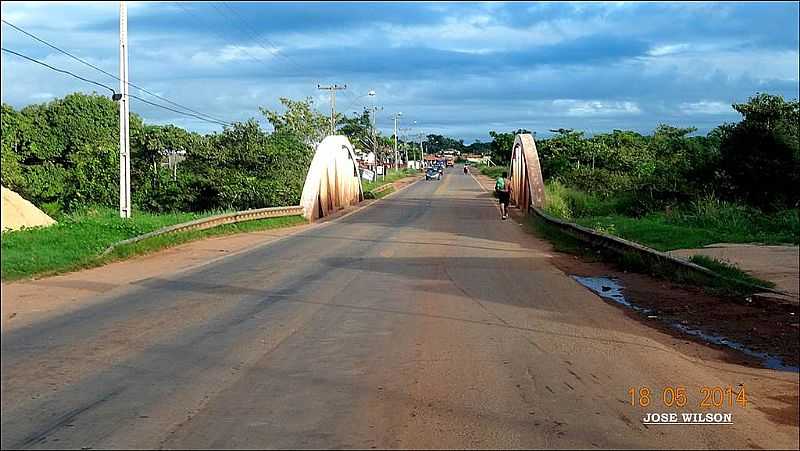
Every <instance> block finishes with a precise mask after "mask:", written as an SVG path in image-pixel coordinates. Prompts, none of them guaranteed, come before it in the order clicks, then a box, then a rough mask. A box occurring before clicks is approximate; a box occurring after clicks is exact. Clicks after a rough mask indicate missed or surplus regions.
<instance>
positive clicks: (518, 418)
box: [2, 166, 798, 449]
mask: <svg viewBox="0 0 800 451" xmlns="http://www.w3.org/2000/svg"><path fill="white" fill-rule="evenodd" d="M548 252H549V251H548V246H547V245H546V244H545V243H543V242H542V241H540V240H538V239H537V238H535V237H534V236H532V235H530V234H528V233H526V232H524V231H523V230H522V227H520V225H519V224H517V223H516V222H514V221H512V220H508V221H500V219H499V213H498V210H497V209H496V206H495V204H494V200H493V199H492V197H491V196H490V195H489V194H488V193H485V192H484V191H482V190H481V188H480V187H479V185H478V184H477V183H476V181H475V180H474V179H473V178H472V177H470V176H468V175H464V174H463V173H462V172H461V168H460V167H458V166H457V167H455V168H453V169H448V170H447V171H446V175H445V177H444V179H443V180H442V181H428V182H426V181H424V180H423V181H421V182H418V183H416V184H414V185H411V186H410V187H409V188H407V189H405V190H403V191H401V192H399V193H396V194H395V195H392V196H391V197H389V198H387V199H385V200H382V201H380V202H378V203H376V204H374V205H373V206H371V207H368V208H366V209H363V210H360V211H358V212H356V213H354V214H352V215H349V216H346V217H343V218H341V219H339V220H336V221H332V222H330V223H327V224H324V225H322V226H320V227H315V228H308V229H306V230H303V231H301V232H299V233H298V234H296V235H293V236H290V237H288V238H285V239H282V240H280V241H276V242H273V243H269V244H265V245H263V246H260V247H257V248H255V249H253V250H252V251H249V252H246V253H242V254H238V255H235V256H231V257H229V258H225V259H221V260H218V261H216V262H214V263H213V264H210V265H207V266H204V267H201V268H198V269H195V270H191V271H187V272H182V273H180V274H172V275H171V274H164V275H163V276H160V277H153V278H150V279H146V280H143V281H141V282H139V283H137V284H135V285H133V286H131V287H130V288H128V289H126V290H124V291H123V292H121V293H120V292H114V293H113V294H111V295H107V296H106V298H104V299H102V300H101V301H100V302H96V303H92V304H91V305H88V306H86V307H85V308H82V309H79V310H77V311H70V312H67V313H65V314H63V315H61V316H53V317H51V318H48V319H46V320H42V321H39V322H37V323H35V324H30V325H26V326H25V327H21V328H17V329H14V330H11V331H7V332H6V333H4V335H3V342H2V370H3V374H2V447H3V448H4V449H5V448H89V447H91V448H94V449H98V448H167V449H169V448H372V447H377V448H520V447H527V448H530V447H557V448H575V447H580V448H592V447H594V448H626V447H636V448H650V447H654V448H728V447H734V448H742V447H758V446H760V447H768V448H774V447H786V448H794V449H796V448H797V446H798V437H797V426H796V425H793V424H785V423H786V421H783V422H782V421H779V419H776V418H779V417H780V416H781V415H780V414H779V415H775V414H774V412H772V413H771V412H769V411H767V410H766V409H759V408H758V400H759V399H763V400H765V401H766V399H767V398H769V396H770V393H766V391H768V390H782V393H788V394H790V395H791V394H792V393H794V394H795V396H796V393H797V380H796V375H792V374H785V373H778V372H774V371H770V370H758V369H752V368H744V367H738V366H736V365H733V364H727V363H725V362H722V361H705V360H702V359H699V358H696V357H694V356H689V355H685V354H683V353H681V352H680V350H679V349H678V348H676V347H674V346H673V345H671V344H670V343H672V342H673V341H674V340H673V339H672V338H671V337H667V336H665V335H662V334H660V333H659V332H656V331H654V330H653V329H651V328H649V327H647V326H646V325H645V324H642V323H640V322H639V321H637V320H635V319H632V318H630V317H628V316H626V314H625V313H624V311H622V310H621V309H620V308H618V307H616V306H612V305H609V304H607V303H605V302H604V301H602V300H601V299H600V298H598V297H597V296H595V295H594V294H592V293H591V292H589V291H587V290H586V289H584V288H583V287H581V286H580V285H578V284H577V283H576V282H575V281H574V280H573V279H571V278H570V277H569V276H568V275H566V274H564V273H562V272H560V271H559V270H557V269H556V268H555V267H554V266H553V265H551V264H550V263H549V262H548V260H549V258H550V255H549V253H548ZM742 382H746V383H747V384H749V385H747V389H748V391H749V392H750V393H752V395H751V399H752V400H753V402H751V404H750V405H748V406H747V407H746V408H742V407H740V406H734V407H730V408H723V409H720V410H719V411H724V412H732V413H733V423H734V424H733V425H713V426H712V425H688V426H687V425H649V426H647V425H643V424H642V418H643V416H644V415H645V413H647V412H669V411H671V410H672V409H667V408H655V407H653V406H651V407H649V408H642V407H638V406H637V407H633V406H631V404H630V396H629V394H628V390H629V388H630V387H641V386H648V387H650V388H651V389H653V391H654V392H655V391H658V392H659V393H660V390H661V389H663V388H664V387H667V386H673V387H675V386H679V385H682V386H685V387H688V388H689V390H688V396H689V397H688V401H689V407H691V408H689V407H687V408H685V409H684V410H683V411H692V412H705V411H706V410H702V409H700V408H698V407H697V405H698V404H699V402H700V401H701V396H700V393H699V389H700V387H701V386H721V387H726V386H728V385H732V386H734V387H736V386H737V384H739V383H742ZM753 384H755V386H754V385H753ZM795 399H796V398H795ZM654 403H655V401H654ZM789 423H791V421H789Z"/></svg>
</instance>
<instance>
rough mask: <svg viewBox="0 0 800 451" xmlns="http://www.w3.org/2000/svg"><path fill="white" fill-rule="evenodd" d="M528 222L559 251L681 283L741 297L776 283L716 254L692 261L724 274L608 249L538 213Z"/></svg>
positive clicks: (711, 291)
mask: <svg viewBox="0 0 800 451" xmlns="http://www.w3.org/2000/svg"><path fill="white" fill-rule="evenodd" d="M526 223H527V227H528V228H529V229H530V230H531V231H532V232H533V233H535V234H536V235H539V236H541V237H544V238H545V239H547V240H548V241H549V242H550V243H551V244H552V245H553V248H554V249H555V250H557V251H559V252H566V253H570V254H575V255H581V256H583V258H587V259H589V260H590V261H607V262H611V263H614V264H616V265H617V266H619V267H620V268H621V269H623V270H626V271H632V272H637V273H642V274H650V275H652V276H655V277H659V278H662V279H665V280H669V281H672V282H675V283H679V284H689V285H695V286H699V287H702V288H703V289H704V290H705V291H706V292H708V293H709V294H713V295H719V296H735V297H741V296H747V295H750V294H753V293H754V292H756V291H760V290H759V289H757V288H754V287H753V286H760V287H765V288H773V287H774V286H775V284H773V283H772V282H768V281H765V280H761V279H758V278H756V277H753V276H751V275H749V274H747V273H745V272H744V271H742V270H740V269H739V268H737V267H735V266H732V265H730V264H727V263H724V262H720V261H718V260H716V259H713V258H708V257H699V256H695V257H693V258H692V259H691V261H692V263H695V264H697V265H700V266H703V267H705V268H707V269H710V270H712V271H714V272H715V273H716V274H719V275H721V276H722V277H721V278H719V277H713V276H709V275H706V274H702V273H699V272H697V271H692V270H690V269H688V268H687V269H676V268H675V266H674V265H670V264H666V263H664V262H662V261H660V260H658V259H656V258H652V257H648V256H646V255H643V254H641V253H639V252H635V251H631V252H625V253H622V254H619V253H616V252H613V251H610V250H608V249H604V248H598V247H594V246H591V245H590V244H588V243H586V242H583V241H581V240H578V239H577V238H575V237H573V236H571V235H568V234H566V233H565V232H563V231H562V230H561V229H559V228H558V227H556V226H554V225H553V224H550V223H548V222H547V221H545V220H544V219H542V218H541V217H539V216H536V215H532V216H528V217H527V218H526ZM698 257H699V258H698ZM747 285H750V286H747Z"/></svg>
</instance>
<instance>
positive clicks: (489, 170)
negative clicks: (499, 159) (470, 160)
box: [475, 164, 508, 179]
mask: <svg viewBox="0 0 800 451" xmlns="http://www.w3.org/2000/svg"><path fill="white" fill-rule="evenodd" d="M475 167H477V168H478V170H479V171H481V174H483V175H485V176H487V177H491V178H493V179H496V178H497V177H500V176H501V175H503V171H508V167H506V166H487V165H485V164H478V165H476V166H475Z"/></svg>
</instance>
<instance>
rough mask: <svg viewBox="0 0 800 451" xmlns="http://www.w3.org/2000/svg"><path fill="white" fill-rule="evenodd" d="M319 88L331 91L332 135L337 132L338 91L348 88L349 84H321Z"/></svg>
mask: <svg viewBox="0 0 800 451" xmlns="http://www.w3.org/2000/svg"><path fill="white" fill-rule="evenodd" d="M317 89H321V90H323V91H330V92H331V135H335V134H336V91H340V90H343V89H347V85H344V86H339V85H331V86H320V85H317Z"/></svg>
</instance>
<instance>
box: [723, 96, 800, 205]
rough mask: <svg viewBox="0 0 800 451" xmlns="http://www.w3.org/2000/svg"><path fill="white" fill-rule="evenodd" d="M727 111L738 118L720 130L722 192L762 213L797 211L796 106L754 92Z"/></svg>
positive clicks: (799, 149) (799, 110) (799, 106)
mask: <svg viewBox="0 0 800 451" xmlns="http://www.w3.org/2000/svg"><path fill="white" fill-rule="evenodd" d="M733 108H734V109H735V110H736V111H738V112H739V113H740V114H741V115H742V116H743V119H742V121H741V122H739V123H738V124H736V125H733V126H728V127H725V128H724V129H723V130H724V132H723V136H722V138H721V142H720V166H721V167H722V169H723V171H724V173H725V176H726V177H727V178H728V180H729V181H730V184H729V191H728V192H727V193H726V194H728V195H729V196H731V197H733V198H735V199H740V200H743V201H745V202H748V203H750V204H751V205H754V206H757V207H760V208H765V209H775V208H785V207H797V206H798V199H799V198H800V196H798V186H800V134H799V133H798V128H799V127H800V103H798V101H797V100H796V99H795V100H793V101H788V102H787V101H785V100H784V99H783V97H780V96H773V95H769V94H757V95H756V96H754V97H751V98H750V99H749V100H748V102H747V103H744V104H735V105H733Z"/></svg>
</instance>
